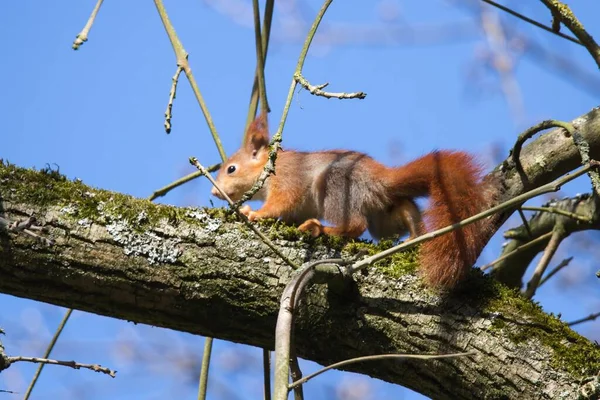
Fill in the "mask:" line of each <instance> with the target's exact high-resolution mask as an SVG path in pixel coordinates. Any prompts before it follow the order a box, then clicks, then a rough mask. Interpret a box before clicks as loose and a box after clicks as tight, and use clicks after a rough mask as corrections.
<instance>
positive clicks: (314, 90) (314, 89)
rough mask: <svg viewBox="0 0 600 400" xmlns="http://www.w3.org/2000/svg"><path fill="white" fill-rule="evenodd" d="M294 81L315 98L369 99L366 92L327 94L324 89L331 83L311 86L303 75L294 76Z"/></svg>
mask: <svg viewBox="0 0 600 400" xmlns="http://www.w3.org/2000/svg"><path fill="white" fill-rule="evenodd" d="M294 79H296V82H298V83H299V84H300V85H301V86H302V87H303V88H304V89H306V90H308V91H309V93H310V94H312V95H315V96H321V97H325V98H328V99H331V98H336V99H340V100H342V99H364V98H365V97H367V94H366V93H364V92H354V93H332V92H325V91H323V90H322V89H324V88H325V87H326V86H327V85H329V83H324V84H322V85H316V86H314V85H311V84H310V82H309V81H308V80H307V79H306V78H305V77H304V76H302V74H301V73H297V74H295V75H294Z"/></svg>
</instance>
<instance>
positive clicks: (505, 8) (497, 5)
mask: <svg viewBox="0 0 600 400" xmlns="http://www.w3.org/2000/svg"><path fill="white" fill-rule="evenodd" d="M481 1H483V2H484V3H487V4H489V5H491V6H494V7H496V8H498V9H499V10H502V11H504V12H506V13H508V14H510V15H512V16H514V17H517V18H519V19H521V20H523V21H525V22H527V23H529V24H531V25H534V26H537V27H538V28H541V29H543V30H545V31H547V32H550V33H553V34H555V35H557V36H560V37H562V38H563V39H567V40H569V41H571V42H573V43H576V44H578V45H581V46H583V43H581V42H580V41H579V40H577V39H576V38H574V37H572V36H569V35H565V34H564V33H562V32H559V31H555V30H554V29H553V28H552V27H549V26H546V25H544V24H542V23H539V22H537V21H536V20H534V19H531V18H529V17H526V16H524V15H523V14H519V13H518V12H516V11H514V10H512V9H510V8H508V7H505V6H503V5H501V4H498V3H496V2H495V1H492V0H481Z"/></svg>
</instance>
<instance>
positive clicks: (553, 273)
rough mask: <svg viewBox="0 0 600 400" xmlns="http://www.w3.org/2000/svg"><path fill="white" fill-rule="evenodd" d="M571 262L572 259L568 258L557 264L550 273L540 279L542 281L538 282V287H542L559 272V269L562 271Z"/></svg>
mask: <svg viewBox="0 0 600 400" xmlns="http://www.w3.org/2000/svg"><path fill="white" fill-rule="evenodd" d="M571 260H573V257H568V258H565V259H564V260H562V261H561V262H560V263H558V265H557V266H556V267H554V268H553V269H552V271H550V272H548V273H547V274H546V276H544V277H543V278H542V280H541V281H540V284H539V285H538V287H540V286H542V285H543V284H544V283H546V282H547V281H548V280H549V279H550V278H552V277H553V276H554V275H555V274H556V273H557V272H558V271H560V270H561V269H563V268H564V267H566V266H568V265H569V264H570V263H571Z"/></svg>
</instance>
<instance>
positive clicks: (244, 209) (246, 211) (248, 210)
mask: <svg viewBox="0 0 600 400" xmlns="http://www.w3.org/2000/svg"><path fill="white" fill-rule="evenodd" d="M239 211H240V214H244V215H245V216H246V217H247V216H248V214H250V213H251V212H252V208H250V206H249V205H247V204H246V205H244V206H241V207H240V209H239Z"/></svg>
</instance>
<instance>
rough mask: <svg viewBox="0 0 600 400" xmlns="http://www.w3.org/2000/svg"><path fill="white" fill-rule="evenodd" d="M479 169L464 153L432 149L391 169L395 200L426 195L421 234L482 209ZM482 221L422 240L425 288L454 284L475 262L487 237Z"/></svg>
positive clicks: (485, 193)
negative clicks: (427, 286)
mask: <svg viewBox="0 0 600 400" xmlns="http://www.w3.org/2000/svg"><path fill="white" fill-rule="evenodd" d="M481 176H482V169H481V167H480V166H479V165H478V164H477V162H476V161H475V160H474V159H473V157H472V156H471V155H469V154H467V153H464V152H452V151H436V152H433V153H430V154H427V155H425V156H423V157H421V158H418V159H416V160H414V161H412V162H410V163H408V164H406V165H404V166H401V167H397V168H393V169H391V170H390V177H389V178H390V180H391V181H392V182H390V183H391V186H392V187H393V188H394V189H393V190H394V193H395V195H396V196H399V197H404V196H407V197H418V196H429V207H428V208H427V210H426V211H425V213H424V214H423V221H424V225H425V226H424V228H425V231H428V232H430V231H433V230H436V229H439V228H443V227H445V226H448V225H452V224H454V223H457V222H459V221H460V220H462V219H465V218H468V217H470V216H473V215H475V214H477V213H478V212H481V211H483V210H484V209H485V208H487V207H488V206H489V204H490V203H491V201H490V199H489V197H490V191H489V190H487V189H486V188H485V186H484V185H483V184H482V183H481ZM488 230H489V224H486V222H485V220H481V221H478V222H475V223H473V224H470V225H467V226H466V227H463V228H461V229H457V230H454V231H452V232H450V233H447V234H444V235H441V236H438V237H437V238H434V239H432V240H430V241H427V242H425V243H424V244H423V245H422V246H421V250H420V256H419V258H420V268H421V273H422V275H423V277H424V279H425V281H426V282H427V283H428V284H429V285H430V286H435V287H441V288H452V287H454V286H456V284H457V283H459V282H460V281H461V280H462V279H463V278H464V277H465V274H466V273H467V272H468V270H469V268H471V266H472V265H473V264H474V263H475V261H476V260H477V257H478V256H479V254H480V253H481V251H482V250H483V247H484V246H485V244H486V243H487V241H488V239H489V235H488V232H487V231H488Z"/></svg>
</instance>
